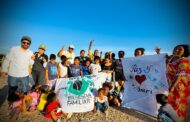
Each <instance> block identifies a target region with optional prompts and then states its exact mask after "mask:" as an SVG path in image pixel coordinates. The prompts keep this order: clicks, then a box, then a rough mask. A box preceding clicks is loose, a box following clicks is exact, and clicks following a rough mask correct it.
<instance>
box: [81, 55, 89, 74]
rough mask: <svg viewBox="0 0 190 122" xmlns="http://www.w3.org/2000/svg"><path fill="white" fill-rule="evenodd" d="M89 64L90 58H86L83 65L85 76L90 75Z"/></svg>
mask: <svg viewBox="0 0 190 122" xmlns="http://www.w3.org/2000/svg"><path fill="white" fill-rule="evenodd" d="M89 66H90V59H86V60H85V61H84V65H83V66H82V70H83V75H84V76H85V75H90V71H89Z"/></svg>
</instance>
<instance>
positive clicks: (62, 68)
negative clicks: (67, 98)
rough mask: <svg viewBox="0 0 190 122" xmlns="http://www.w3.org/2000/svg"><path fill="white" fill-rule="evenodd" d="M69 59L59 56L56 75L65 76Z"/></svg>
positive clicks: (66, 75)
mask: <svg viewBox="0 0 190 122" xmlns="http://www.w3.org/2000/svg"><path fill="white" fill-rule="evenodd" d="M69 65H70V64H69V60H68V58H67V57H66V56H64V55H62V56H61V63H59V64H58V77H59V78H67V77H68V72H69Z"/></svg>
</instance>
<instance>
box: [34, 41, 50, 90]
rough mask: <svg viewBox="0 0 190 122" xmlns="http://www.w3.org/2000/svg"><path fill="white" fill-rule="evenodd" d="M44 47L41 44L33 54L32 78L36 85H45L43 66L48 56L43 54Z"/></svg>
mask: <svg viewBox="0 0 190 122" xmlns="http://www.w3.org/2000/svg"><path fill="white" fill-rule="evenodd" d="M45 51H46V46H45V45H44V44H41V45H40V46H39V48H38V52H35V54H34V55H35V59H34V65H33V67H32V77H33V80H34V82H35V86H37V85H45V84H46V82H45V64H46V63H47V61H48V56H47V55H46V54H44V52H45Z"/></svg>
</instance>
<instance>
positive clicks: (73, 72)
mask: <svg viewBox="0 0 190 122" xmlns="http://www.w3.org/2000/svg"><path fill="white" fill-rule="evenodd" d="M82 75H83V72H82V66H81V65H80V58H79V57H75V59H74V64H72V65H71V66H70V77H77V76H82Z"/></svg>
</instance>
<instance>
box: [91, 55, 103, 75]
mask: <svg viewBox="0 0 190 122" xmlns="http://www.w3.org/2000/svg"><path fill="white" fill-rule="evenodd" d="M89 69H90V72H91V74H94V75H97V74H98V72H100V71H101V67H100V57H99V56H95V57H94V64H90V67H89Z"/></svg>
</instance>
